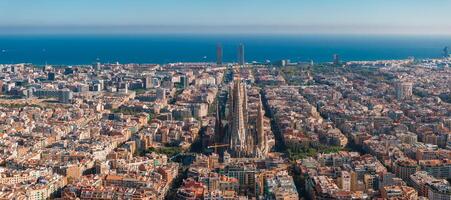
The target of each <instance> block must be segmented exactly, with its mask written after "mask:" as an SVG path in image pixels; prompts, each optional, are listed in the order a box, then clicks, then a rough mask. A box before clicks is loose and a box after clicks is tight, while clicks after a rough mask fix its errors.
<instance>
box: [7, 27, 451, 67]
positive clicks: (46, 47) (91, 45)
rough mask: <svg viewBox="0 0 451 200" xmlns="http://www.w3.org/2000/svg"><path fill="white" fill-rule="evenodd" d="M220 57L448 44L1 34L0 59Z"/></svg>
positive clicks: (414, 52) (293, 56)
mask: <svg viewBox="0 0 451 200" xmlns="http://www.w3.org/2000/svg"><path fill="white" fill-rule="evenodd" d="M218 43H220V44H222V46H223V49H224V50H223V51H224V61H225V62H235V61H236V60H237V48H238V45H239V44H240V43H243V44H244V45H245V58H246V61H247V62H252V61H257V62H264V61H266V60H270V61H277V60H281V59H290V60H292V61H310V60H313V61H315V62H329V61H331V60H332V55H333V54H339V55H340V57H341V58H342V60H345V61H351V60H379V59H405V58H408V57H410V56H413V57H416V58H438V57H440V56H442V49H443V48H444V47H445V46H451V37H445V36H380V35H378V36H376V35H372V36H368V35H365V36H363V35H362V36H359V35H201V34H198V35H175V34H172V35H155V34H154V35H1V36H0V63H24V62H26V63H33V64H38V65H43V64H45V63H48V64H54V65H56V64H67V65H76V64H91V63H93V62H94V61H96V60H97V59H99V61H100V62H103V63H108V62H110V63H112V62H120V63H160V64H163V63H169V62H214V61H215V59H216V58H215V57H216V45H217V44H218Z"/></svg>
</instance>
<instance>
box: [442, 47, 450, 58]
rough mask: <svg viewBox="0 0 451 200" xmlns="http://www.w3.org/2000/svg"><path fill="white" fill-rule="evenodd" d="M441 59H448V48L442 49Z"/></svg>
mask: <svg viewBox="0 0 451 200" xmlns="http://www.w3.org/2000/svg"><path fill="white" fill-rule="evenodd" d="M443 57H445V58H449V50H448V47H445V48H443Z"/></svg>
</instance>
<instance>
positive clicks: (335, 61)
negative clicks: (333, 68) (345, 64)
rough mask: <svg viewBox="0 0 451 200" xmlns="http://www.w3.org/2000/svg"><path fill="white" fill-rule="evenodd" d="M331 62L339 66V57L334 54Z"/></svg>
mask: <svg viewBox="0 0 451 200" xmlns="http://www.w3.org/2000/svg"><path fill="white" fill-rule="evenodd" d="M333 61H334V65H339V64H340V55H338V54H334V55H333Z"/></svg>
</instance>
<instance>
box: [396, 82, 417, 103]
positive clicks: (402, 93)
mask: <svg viewBox="0 0 451 200" xmlns="http://www.w3.org/2000/svg"><path fill="white" fill-rule="evenodd" d="M412 87H413V83H412V82H404V81H399V82H397V83H396V98H397V99H398V100H404V99H408V98H410V97H412Z"/></svg>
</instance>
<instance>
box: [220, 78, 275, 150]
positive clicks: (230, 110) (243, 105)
mask: <svg viewBox="0 0 451 200" xmlns="http://www.w3.org/2000/svg"><path fill="white" fill-rule="evenodd" d="M247 87H248V86H247V84H246V83H245V82H244V81H243V80H241V78H239V77H236V78H235V79H234V81H233V83H232V84H231V86H230V87H229V88H228V98H227V105H226V106H227V112H226V115H225V116H226V120H222V119H221V114H220V113H219V112H220V110H221V109H220V107H219V106H218V108H217V113H216V127H215V132H216V136H217V137H216V140H217V142H219V143H225V144H227V145H228V147H229V148H228V149H227V153H229V154H230V155H231V156H232V157H236V158H243V157H247V158H263V157H266V155H267V154H268V152H269V147H268V138H267V136H266V134H265V131H264V111H263V105H262V102H261V98H260V95H259V96H258V102H253V103H256V104H257V115H256V116H255V115H253V116H252V117H250V115H249V112H250V110H249V107H248V91H247ZM224 121H226V122H225V123H224Z"/></svg>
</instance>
